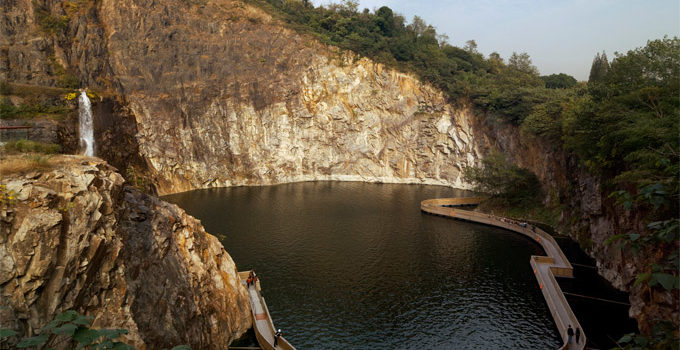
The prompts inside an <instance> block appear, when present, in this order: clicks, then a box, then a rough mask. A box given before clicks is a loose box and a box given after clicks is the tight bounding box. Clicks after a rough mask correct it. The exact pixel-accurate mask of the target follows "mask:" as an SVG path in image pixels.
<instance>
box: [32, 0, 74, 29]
mask: <svg viewBox="0 0 680 350" xmlns="http://www.w3.org/2000/svg"><path fill="white" fill-rule="evenodd" d="M32 3H33V10H34V12H33V13H34V14H35V19H36V22H37V23H38V25H39V26H40V29H41V30H42V31H43V32H44V33H45V34H50V35H55V34H61V33H63V32H64V31H65V30H66V29H67V28H68V25H69V18H68V16H56V15H53V14H52V13H50V11H49V9H48V8H47V7H45V6H43V5H42V4H41V3H40V2H38V1H37V0H33V2H32Z"/></svg>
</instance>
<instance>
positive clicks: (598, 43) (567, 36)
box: [313, 0, 680, 80]
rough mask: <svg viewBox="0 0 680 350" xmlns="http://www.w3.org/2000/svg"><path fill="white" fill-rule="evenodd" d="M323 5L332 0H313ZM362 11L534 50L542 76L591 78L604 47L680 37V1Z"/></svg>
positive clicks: (444, 4)
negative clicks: (385, 12)
mask: <svg viewBox="0 0 680 350" xmlns="http://www.w3.org/2000/svg"><path fill="white" fill-rule="evenodd" d="M313 2H314V3H315V4H316V5H320V4H328V3H329V2H336V3H337V2H340V1H339V0H337V1H328V0H313ZM359 4H360V5H359V10H363V9H364V8H368V9H370V10H374V9H377V8H380V7H381V6H388V7H390V8H391V9H392V10H393V11H394V12H397V13H400V14H401V15H403V16H404V17H405V18H406V20H407V21H408V22H411V19H412V18H413V16H414V15H418V16H420V17H421V18H423V19H424V20H425V22H427V23H428V24H431V25H433V26H434V27H435V28H437V33H445V34H446V35H448V36H449V42H450V43H451V44H452V45H455V46H460V47H462V46H464V45H465V42H466V41H467V40H470V39H474V40H475V41H476V42H477V45H478V50H479V51H480V52H481V53H483V54H484V55H485V56H488V54H489V53H491V52H493V51H496V52H498V53H500V54H501V56H502V57H503V58H505V59H507V58H508V57H510V55H511V54H512V52H513V51H516V52H517V53H520V52H527V53H528V54H529V55H530V56H531V59H532V61H533V63H534V65H536V67H538V69H539V71H540V72H541V74H542V75H547V74H552V73H567V74H570V75H573V76H574V77H575V78H576V79H578V80H587V79H588V73H589V72H590V65H591V63H592V61H593V57H594V56H595V54H596V53H597V52H601V51H602V50H604V51H606V53H607V56H608V57H609V59H610V60H611V58H613V57H614V52H615V51H618V52H621V53H625V52H627V51H628V50H631V49H634V48H637V47H641V46H645V44H646V43H647V40H650V39H659V38H662V37H663V36H664V34H667V35H668V36H670V37H673V36H680V0H359Z"/></svg>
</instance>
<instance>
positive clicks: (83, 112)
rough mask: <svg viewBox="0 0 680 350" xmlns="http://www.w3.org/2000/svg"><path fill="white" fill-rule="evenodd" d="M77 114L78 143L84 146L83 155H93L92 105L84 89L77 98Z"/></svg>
mask: <svg viewBox="0 0 680 350" xmlns="http://www.w3.org/2000/svg"><path fill="white" fill-rule="evenodd" d="M78 115H79V119H80V121H79V123H80V144H81V147H82V146H83V145H84V146H85V155H86V156H90V157H92V156H94V128H93V122H92V105H91V104H90V99H89V98H87V94H86V93H85V91H82V92H81V93H80V97H79V98H78Z"/></svg>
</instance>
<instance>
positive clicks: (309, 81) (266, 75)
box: [101, 0, 480, 193]
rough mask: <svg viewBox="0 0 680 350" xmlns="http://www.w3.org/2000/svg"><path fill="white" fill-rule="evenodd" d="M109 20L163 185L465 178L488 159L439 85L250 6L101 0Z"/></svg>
mask: <svg viewBox="0 0 680 350" xmlns="http://www.w3.org/2000/svg"><path fill="white" fill-rule="evenodd" d="M149 8H151V9H152V10H151V11H149V10H148V9H149ZM101 22H102V23H103V27H104V28H105V32H106V33H107V37H108V52H109V55H110V61H109V62H110V66H111V69H112V71H113V74H114V76H115V77H117V78H118V79H119V81H120V86H121V90H122V93H123V94H124V95H125V96H126V98H127V101H128V102H129V107H130V111H131V112H132V114H133V115H134V116H135V117H136V118H137V124H138V126H139V129H138V135H137V136H138V142H139V147H140V152H141V153H142V155H143V157H144V158H145V159H147V160H148V162H149V164H150V168H151V173H152V174H153V177H154V178H155V182H156V184H157V186H158V189H159V192H160V193H171V192H179V191H186V190H190V189H195V188H205V187H215V186H233V185H259V184H273V183H281V182H292V181H307V180H360V181H382V182H416V183H432V184H445V185H455V186H458V187H465V186H466V184H465V183H464V182H463V181H462V180H461V173H460V170H461V168H462V167H463V166H466V165H472V164H474V163H475V161H477V160H478V159H479V156H480V150H479V149H478V147H477V146H476V143H475V135H474V133H473V131H472V130H471V128H470V121H469V118H470V114H468V113H465V112H464V111H460V110H457V109H454V108H452V107H451V106H450V105H449V104H447V101H446V98H445V97H444V96H443V94H442V93H441V92H439V91H437V90H435V89H433V88H431V87H429V86H427V85H424V84H422V83H420V82H419V81H418V80H417V79H415V78H414V77H412V76H410V75H407V74H402V73H398V72H395V71H393V70H389V69H386V68H384V67H383V66H382V65H379V64H375V63H373V62H371V61H369V60H367V59H357V58H355V57H353V56H352V55H351V54H342V53H339V52H337V51H336V50H335V49H333V48H328V47H324V46H321V45H319V44H318V43H315V42H313V41H312V40H309V39H308V38H304V37H301V36H300V35H298V34H296V33H294V32H291V31H289V30H287V29H283V28H282V27H281V26H280V25H279V24H277V23H275V22H273V21H272V19H271V18H269V17H268V16H267V15H265V14H264V13H262V12H261V11H259V10H258V9H255V8H251V7H249V6H246V5H244V4H242V3H241V2H238V1H214V2H212V1H211V2H207V3H206V4H205V6H203V7H200V6H195V5H191V4H187V2H185V1H179V0H167V1H161V2H158V1H146V2H145V1H142V3H140V2H139V1H131V0H130V1H122V2H121V1H115V2H113V1H110V2H107V1H105V2H104V3H103V4H102V6H101ZM178 52H179V53H181V55H179V56H178V55H177V53H178Z"/></svg>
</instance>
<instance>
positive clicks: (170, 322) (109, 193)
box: [0, 157, 250, 349]
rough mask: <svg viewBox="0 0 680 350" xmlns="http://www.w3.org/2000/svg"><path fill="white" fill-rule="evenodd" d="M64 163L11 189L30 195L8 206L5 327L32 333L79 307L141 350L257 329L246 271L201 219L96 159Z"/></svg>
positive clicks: (208, 344) (2, 224) (3, 246)
mask: <svg viewBox="0 0 680 350" xmlns="http://www.w3.org/2000/svg"><path fill="white" fill-rule="evenodd" d="M52 163H53V164H52V167H54V169H47V170H42V171H34V172H31V173H28V174H25V175H9V176H5V177H3V179H2V180H1V181H0V183H2V184H4V185H6V186H7V189H8V190H13V191H15V192H16V193H17V194H18V200H17V201H16V202H15V203H13V204H11V205H9V206H6V207H3V208H0V296H1V297H0V309H2V312H1V313H0V328H4V327H7V328H12V329H16V330H20V331H21V332H22V333H24V334H31V333H32V332H34V331H35V330H37V329H40V328H41V327H42V326H44V325H45V324H46V323H47V322H48V321H49V320H51V319H53V317H54V316H55V315H56V314H58V313H59V312H62V311H64V310H68V309H75V310H77V311H79V312H81V313H83V314H87V315H90V316H93V317H94V326H95V327H106V328H125V329H128V330H129V331H130V334H129V335H128V337H127V341H128V342H130V343H131V344H133V345H135V346H137V347H142V348H143V347H144V346H146V347H148V348H159V349H160V348H170V347H172V346H173V345H179V344H188V345H190V346H192V348H195V349H203V348H221V347H223V346H225V345H227V344H229V343H230V342H231V341H232V340H233V339H235V338H236V337H238V336H240V335H241V334H242V333H244V332H245V331H246V330H247V329H248V328H249V327H250V306H249V302H248V297H247V293H246V290H245V289H244V288H243V287H242V286H241V285H240V282H239V278H238V274H237V271H236V267H235V265H234V263H233V261H232V260H231V257H229V255H228V254H227V252H226V251H225V250H224V248H223V247H222V245H221V244H220V243H219V241H218V240H217V238H215V237H214V236H211V235H209V234H208V233H206V232H205V231H204V230H203V227H202V226H201V224H200V222H199V221H198V220H196V219H194V218H193V217H191V216H189V215H187V214H186V213H185V212H184V211H183V210H182V209H180V208H179V207H177V206H175V205H172V204H169V203H166V202H163V201H161V200H159V199H157V198H155V197H150V196H146V195H144V194H141V193H140V192H139V191H137V190H136V189H134V188H131V187H127V186H124V185H123V178H122V177H121V176H120V175H119V174H118V173H116V172H115V169H113V168H112V167H110V166H109V165H107V164H106V163H103V162H101V161H100V160H97V159H96V158H83V157H61V158H58V159H56V160H53V161H52ZM63 345H64V344H62V346H63Z"/></svg>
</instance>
